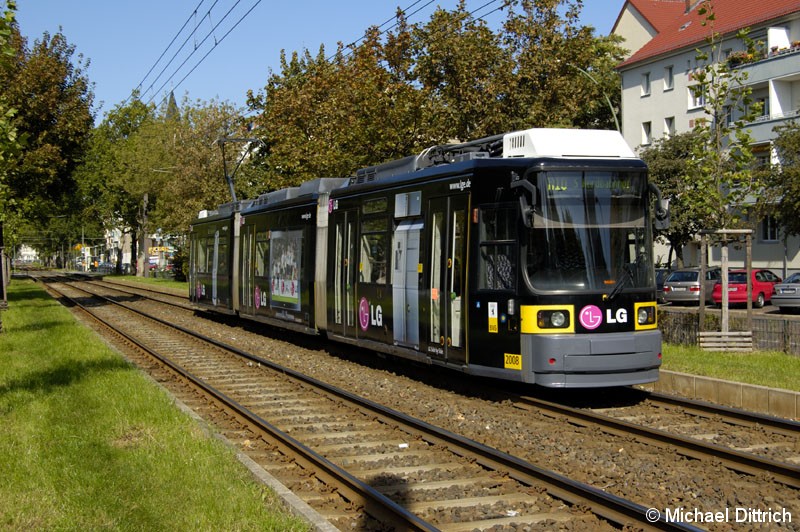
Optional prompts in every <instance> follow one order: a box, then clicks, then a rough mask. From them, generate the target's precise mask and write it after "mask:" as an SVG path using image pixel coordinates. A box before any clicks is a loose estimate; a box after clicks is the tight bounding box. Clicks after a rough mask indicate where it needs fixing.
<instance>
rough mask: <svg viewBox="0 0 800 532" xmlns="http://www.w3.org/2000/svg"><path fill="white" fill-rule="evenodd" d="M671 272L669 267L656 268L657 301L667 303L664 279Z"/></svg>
mask: <svg viewBox="0 0 800 532" xmlns="http://www.w3.org/2000/svg"><path fill="white" fill-rule="evenodd" d="M669 273H670V271H669V269H667V268H656V301H658V302H659V303H666V300H665V299H664V281H665V280H666V279H667V276H668V275H669Z"/></svg>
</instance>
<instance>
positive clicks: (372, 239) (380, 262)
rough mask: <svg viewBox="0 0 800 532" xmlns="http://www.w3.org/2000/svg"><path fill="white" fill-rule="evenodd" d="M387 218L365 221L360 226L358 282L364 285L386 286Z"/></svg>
mask: <svg viewBox="0 0 800 532" xmlns="http://www.w3.org/2000/svg"><path fill="white" fill-rule="evenodd" d="M387 228H388V218H387V217H385V216H381V217H378V218H371V219H366V220H364V221H363V222H362V224H361V260H360V272H359V280H360V281H361V282H365V283H376V284H386V280H387V264H386V254H387V252H388V243H389V232H388V230H387Z"/></svg>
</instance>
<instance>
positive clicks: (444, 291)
mask: <svg viewBox="0 0 800 532" xmlns="http://www.w3.org/2000/svg"><path fill="white" fill-rule="evenodd" d="M467 209H468V196H467V195H460V196H448V197H444V198H434V199H432V200H430V203H429V205H428V212H429V215H430V220H431V223H430V238H429V239H428V242H430V246H431V247H430V253H429V254H428V257H429V259H428V260H429V262H430V264H429V265H428V269H429V271H430V297H431V305H430V316H429V338H428V345H429V346H436V345H438V346H439V349H438V350H437V351H436V352H434V351H433V350H431V349H429V352H431V353H432V354H433V355H434V356H436V355H438V356H440V357H441V358H443V359H445V360H447V361H448V362H450V363H456V364H457V363H466V361H467V349H466V347H467V345H466V314H467V313H466V310H467V309H466V308H465V304H466V295H467V293H466V265H467V256H466V254H467V228H468V224H467Z"/></svg>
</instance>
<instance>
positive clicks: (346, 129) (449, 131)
mask: <svg viewBox="0 0 800 532" xmlns="http://www.w3.org/2000/svg"><path fill="white" fill-rule="evenodd" d="M580 5H581V4H580V2H578V1H571V0H536V1H531V0H518V1H509V2H507V4H506V6H505V7H506V9H507V10H508V15H507V19H506V22H505V24H504V25H503V27H502V29H500V30H499V31H497V32H493V31H492V30H490V29H489V28H488V27H487V26H486V24H485V23H484V22H482V21H480V20H476V19H474V18H473V17H472V16H471V15H470V13H469V12H468V11H467V9H466V7H465V3H464V2H460V3H459V5H458V6H457V7H456V9H454V10H452V11H446V10H443V9H437V10H436V11H435V12H434V14H433V15H432V16H431V18H430V20H429V21H428V22H426V23H419V24H416V25H409V24H408V23H407V22H406V21H405V19H404V18H403V16H402V13H399V14H398V17H397V24H396V25H395V26H394V27H393V28H392V30H391V31H389V32H386V33H384V34H381V33H379V31H378V29H377V28H371V29H370V30H368V31H367V33H366V34H365V37H364V39H363V41H362V42H361V43H360V44H359V45H358V46H350V47H348V48H347V49H345V48H344V47H342V46H340V47H339V49H338V50H337V51H336V53H335V54H333V55H331V56H330V57H328V56H326V53H325V50H324V49H320V50H319V52H318V53H317V54H316V55H312V54H311V53H310V52H308V51H307V50H306V51H305V52H304V53H302V54H301V53H297V52H295V53H292V54H291V55H288V54H286V53H283V54H282V56H281V59H282V60H281V69H280V72H277V73H272V74H271V75H270V77H269V80H268V82H267V85H266V87H265V88H264V89H263V90H262V91H260V92H258V93H255V92H252V91H251V92H250V93H249V98H248V105H249V106H250V108H251V109H252V110H253V111H256V112H258V113H259V116H258V118H257V119H256V121H255V123H256V125H257V127H258V129H257V130H256V131H258V133H259V134H260V135H263V137H264V139H265V142H266V144H267V149H265V150H263V151H262V152H261V153H260V157H259V158H258V160H257V168H258V169H259V171H260V172H261V175H263V177H264V179H263V181H262V182H263V184H264V185H265V186H266V187H267V190H269V189H274V188H279V187H282V186H287V185H296V184H298V183H300V182H301V181H304V180H307V179H311V178H315V177H321V176H347V175H351V174H352V173H353V172H354V171H355V170H356V169H358V168H360V167H364V166H368V165H372V164H377V163H380V162H383V161H386V160H389V159H394V158H399V157H402V156H405V155H409V154H412V153H416V152H419V151H420V150H422V149H424V148H426V147H429V146H431V145H433V144H438V143H443V142H448V141H451V140H458V141H465V140H469V139H474V138H479V137H482V136H487V135H492V134H496V133H502V132H505V131H510V130H515V129H522V128H529V127H548V126H567V127H597V128H603V127H613V123H614V121H613V119H614V117H613V114H614V112H615V108H616V106H617V102H618V98H619V90H618V83H619V80H618V78H617V74H616V73H615V71H614V69H613V65H614V64H615V63H616V62H618V61H619V60H620V59H621V53H622V49H621V48H620V46H619V42H618V41H617V40H616V39H613V38H597V37H595V36H594V30H593V29H592V28H586V27H581V26H579V25H578V13H579V10H580ZM608 95H611V96H610V97H609V96H608Z"/></svg>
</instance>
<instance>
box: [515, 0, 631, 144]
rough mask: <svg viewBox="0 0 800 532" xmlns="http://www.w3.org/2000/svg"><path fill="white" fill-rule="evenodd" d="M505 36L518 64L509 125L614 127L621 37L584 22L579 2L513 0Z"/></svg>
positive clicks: (617, 104)
mask: <svg viewBox="0 0 800 532" xmlns="http://www.w3.org/2000/svg"><path fill="white" fill-rule="evenodd" d="M509 4H510V5H511V6H512V8H511V9H510V10H509V14H508V18H507V20H506V22H505V26H504V34H503V40H504V43H505V46H506V47H507V49H508V50H509V52H510V53H511V57H512V59H513V63H514V84H513V86H512V88H511V93H510V94H511V98H510V100H509V108H508V112H509V113H510V114H511V117H512V120H511V121H510V123H509V124H507V126H508V128H507V129H525V128H530V127H553V126H561V127H593V128H608V129H611V128H614V127H615V124H614V122H615V119H614V115H615V113H616V112H617V111H616V110H617V108H618V107H619V99H620V97H621V95H620V91H619V84H620V81H619V78H618V74H617V73H616V71H615V70H614V68H613V67H614V65H615V64H617V63H619V62H620V61H621V60H622V56H623V49H622V48H621V46H620V44H619V43H620V40H619V38H617V37H600V38H598V37H595V36H594V29H593V28H592V27H588V26H581V25H580V23H579V14H580V9H581V2H580V1H576V0H512V1H510V2H509Z"/></svg>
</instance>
